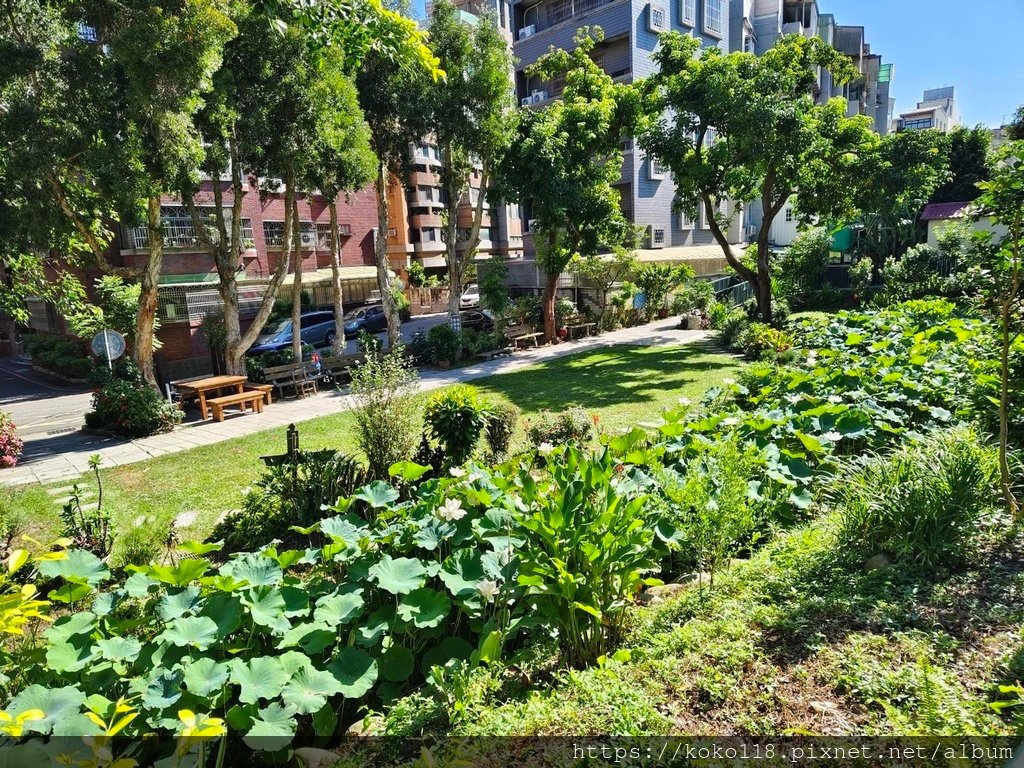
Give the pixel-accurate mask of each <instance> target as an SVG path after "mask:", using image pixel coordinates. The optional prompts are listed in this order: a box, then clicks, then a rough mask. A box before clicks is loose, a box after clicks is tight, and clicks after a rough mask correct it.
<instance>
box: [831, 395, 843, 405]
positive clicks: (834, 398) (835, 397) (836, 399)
mask: <svg viewBox="0 0 1024 768" xmlns="http://www.w3.org/2000/svg"><path fill="white" fill-rule="evenodd" d="M828 401H829V402H830V403H841V402H843V398H841V397H840V396H839V395H829V396H828Z"/></svg>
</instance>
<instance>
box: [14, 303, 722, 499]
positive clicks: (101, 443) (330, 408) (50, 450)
mask: <svg viewBox="0 0 1024 768" xmlns="http://www.w3.org/2000/svg"><path fill="white" fill-rule="evenodd" d="M677 322H678V321H677V319H669V320H660V321H657V322H654V323H651V324H649V325H642V326H638V327H635V328H624V329H622V330H619V331H611V332H608V333H604V334H601V335H600V336H596V337H592V338H588V339H581V340H580V341H574V342H569V343H562V344H557V345H553V346H547V347H540V348H538V349H529V350H523V351H520V352H517V353H515V354H514V355H509V356H506V357H501V358H497V359H494V360H489V361H487V362H481V363H478V364H475V365H469V366H466V367H464V368H458V369H455V370H452V371H434V370H429V371H421V372H420V390H421V391H429V390H433V389H439V388H441V387H447V386H450V385H452V384H457V383H461V382H466V381H472V380H474V379H481V378H484V377H487V376H493V375H496V374H502V373H508V372H510V371H514V370H517V369H519V368H524V367H526V366H529V365H535V364H537V363H540V362H543V361H545V360H551V359H554V358H558V357H565V356H566V355H573V354H578V353H580V352H586V351H588V350H593V349H599V348H601V347H608V346H613V345H617V344H634V345H638V346H672V345H676V344H686V343H691V342H694V341H698V340H701V339H704V338H707V337H708V336H709V332H708V331H685V330H681V329H679V328H677V327H676V324H677ZM352 406H353V402H352V398H351V397H350V396H349V395H348V394H346V393H345V392H343V391H339V390H334V391H325V392H321V393H320V394H319V395H316V396H315V397H309V398H305V399H303V400H282V401H280V402H275V403H274V404H273V405H271V406H269V407H268V408H267V409H266V410H265V411H264V412H263V414H261V415H248V416H237V417H234V418H228V419H227V420H225V421H223V422H220V423H217V422H213V421H204V422H196V423H192V424H187V425H184V426H182V427H179V428H178V429H176V430H174V431H173V432H170V433H168V434H165V435H154V436H152V437H146V438H142V439H140V440H121V439H117V438H108V437H98V436H95V435H88V434H85V433H82V432H73V433H68V434H55V435H45V436H40V437H38V438H35V437H33V436H31V435H28V436H26V438H27V439H26V440H25V454H24V456H23V457H22V461H21V463H19V464H18V466H16V467H14V468H13V469H5V470H3V471H0V484H2V485H23V484H27V483H33V482H36V483H43V484H49V483H53V482H57V481H62V480H72V479H76V478H77V477H78V476H79V475H81V474H82V473H83V472H86V471H87V470H88V468H89V465H88V462H89V457H90V456H93V455H95V454H99V455H100V456H101V457H102V459H103V461H102V466H103V467H116V466H120V465H121V464H131V463H134V462H137V461H145V460H146V459H149V458H152V457H154V456H162V455H164V454H167V453H176V452H178V451H185V450H188V449H189V448H194V447H196V446H200V445H211V444H213V443H219V442H221V441H223V440H230V439H231V438H235V437H244V436H245V435H248V434H252V433H254V432H262V431H264V430H268V429H275V428H280V427H285V426H287V425H288V424H295V423H299V422H302V421H307V420H309V419H315V418H318V417H320V416H327V415H329V414H333V413H340V412H341V411H347V410H350V409H351V408H352Z"/></svg>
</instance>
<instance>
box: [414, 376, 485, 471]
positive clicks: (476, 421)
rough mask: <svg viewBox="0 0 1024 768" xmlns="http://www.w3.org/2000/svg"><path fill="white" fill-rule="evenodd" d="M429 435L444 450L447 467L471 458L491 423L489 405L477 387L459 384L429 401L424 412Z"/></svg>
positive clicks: (437, 394) (438, 393)
mask: <svg viewBox="0 0 1024 768" xmlns="http://www.w3.org/2000/svg"><path fill="white" fill-rule="evenodd" d="M423 420H424V422H425V426H426V430H427V436H428V437H429V438H430V439H432V440H436V441H437V442H438V444H439V445H440V447H441V450H443V451H444V457H445V458H444V462H445V465H446V466H456V465H459V464H462V463H463V462H465V461H466V460H468V459H469V458H470V457H471V456H472V455H473V451H474V450H475V449H476V444H477V442H478V441H479V439H480V436H481V435H482V434H483V431H484V428H485V427H486V426H487V406H486V405H485V404H484V403H483V402H482V401H481V400H480V398H479V396H478V395H477V391H476V388H475V387H471V386H469V385H468V384H457V385H456V386H454V387H449V388H448V389H445V390H442V391H441V392H436V393H435V394H433V395H431V396H430V399H429V400H427V407H426V410H425V412H424V415H423Z"/></svg>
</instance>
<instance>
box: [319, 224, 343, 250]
mask: <svg viewBox="0 0 1024 768" xmlns="http://www.w3.org/2000/svg"><path fill="white" fill-rule="evenodd" d="M339 229H340V227H339ZM316 245H317V247H318V248H323V249H324V250H325V251H329V250H331V225H330V224H329V223H328V224H317V225H316ZM338 245H339V246H340V245H341V243H338Z"/></svg>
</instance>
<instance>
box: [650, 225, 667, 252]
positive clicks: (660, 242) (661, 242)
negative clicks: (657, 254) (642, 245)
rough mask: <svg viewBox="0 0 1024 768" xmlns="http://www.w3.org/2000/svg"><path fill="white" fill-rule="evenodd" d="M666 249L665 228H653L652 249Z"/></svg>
mask: <svg viewBox="0 0 1024 768" xmlns="http://www.w3.org/2000/svg"><path fill="white" fill-rule="evenodd" d="M664 247H665V228H664V227H655V226H651V248H664Z"/></svg>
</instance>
